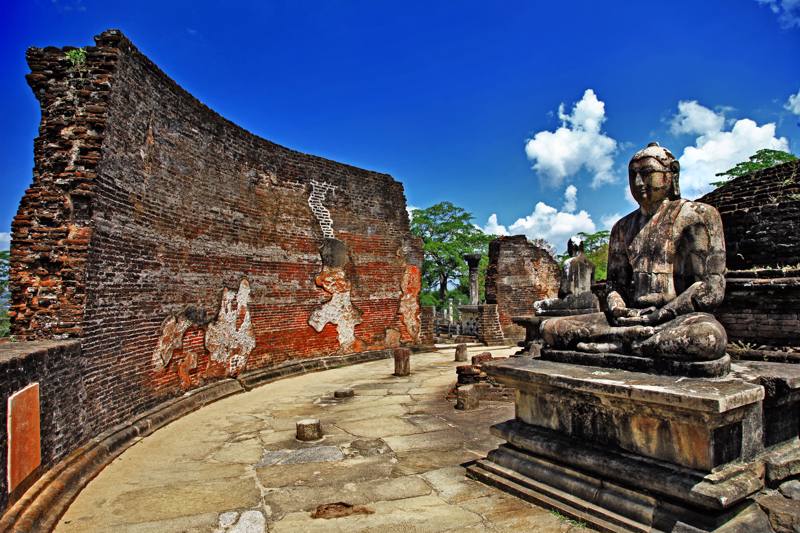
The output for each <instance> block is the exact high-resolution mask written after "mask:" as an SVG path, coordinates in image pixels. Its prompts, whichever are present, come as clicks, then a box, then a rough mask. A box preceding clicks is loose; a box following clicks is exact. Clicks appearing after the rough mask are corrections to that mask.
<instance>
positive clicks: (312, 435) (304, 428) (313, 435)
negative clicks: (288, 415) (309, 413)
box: [295, 418, 322, 441]
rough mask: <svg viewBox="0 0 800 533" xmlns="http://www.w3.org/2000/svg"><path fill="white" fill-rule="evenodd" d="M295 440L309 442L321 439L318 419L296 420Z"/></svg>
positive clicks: (320, 426)
mask: <svg viewBox="0 0 800 533" xmlns="http://www.w3.org/2000/svg"><path fill="white" fill-rule="evenodd" d="M296 428H297V432H296V435H295V436H296V437H297V440H302V441H310V440H319V439H321V438H322V424H320V421H319V419H318V418H306V419H304V420H298V421H297V424H296Z"/></svg>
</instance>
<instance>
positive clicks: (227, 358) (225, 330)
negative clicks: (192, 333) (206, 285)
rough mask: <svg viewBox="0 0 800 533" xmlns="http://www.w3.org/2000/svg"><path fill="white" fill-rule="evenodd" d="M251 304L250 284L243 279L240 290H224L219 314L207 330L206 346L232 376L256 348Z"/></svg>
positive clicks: (215, 359) (241, 367) (211, 355)
mask: <svg viewBox="0 0 800 533" xmlns="http://www.w3.org/2000/svg"><path fill="white" fill-rule="evenodd" d="M249 303H250V283H249V282H248V281H247V278H242V281H241V282H240V283H239V289H238V290H236V291H233V290H231V289H228V288H227V287H226V288H225V289H224V290H223V292H222V303H221V304H220V309H219V314H218V315H217V318H216V319H215V320H214V322H212V323H211V324H209V325H208V329H207V330H206V336H205V345H206V349H207V350H208V351H209V354H210V357H211V359H213V360H214V361H217V362H220V363H227V365H228V373H229V374H237V373H238V372H239V371H240V370H241V369H243V368H244V366H245V364H246V363H247V357H248V356H249V355H250V352H251V351H253V348H255V346H256V337H255V333H254V331H253V324H252V322H251V320H250V309H249V307H248V304H249Z"/></svg>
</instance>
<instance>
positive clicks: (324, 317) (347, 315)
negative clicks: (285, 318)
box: [308, 267, 361, 351]
mask: <svg viewBox="0 0 800 533" xmlns="http://www.w3.org/2000/svg"><path fill="white" fill-rule="evenodd" d="M346 278H347V275H346V274H345V272H344V270H342V269H341V268H331V267H323V269H322V272H320V273H319V274H318V275H317V278H316V279H315V283H316V284H317V285H318V286H319V287H322V288H323V290H325V292H328V293H330V294H331V299H330V300H328V301H327V302H325V303H324V304H322V305H321V306H319V307H317V308H316V309H314V311H313V312H312V313H311V316H310V317H309V318H308V325H309V326H311V327H312V328H314V330H315V331H316V332H317V333H319V332H320V331H322V330H323V329H324V328H325V324H328V323H331V324H333V325H335V326H336V332H337V334H338V337H339V347H340V348H341V350H343V351H348V350H351V349H353V348H354V347H355V344H356V333H355V328H356V326H357V325H358V324H361V311H359V310H358V308H357V307H356V306H354V305H353V302H352V301H351V300H350V282H348V281H347V279H346Z"/></svg>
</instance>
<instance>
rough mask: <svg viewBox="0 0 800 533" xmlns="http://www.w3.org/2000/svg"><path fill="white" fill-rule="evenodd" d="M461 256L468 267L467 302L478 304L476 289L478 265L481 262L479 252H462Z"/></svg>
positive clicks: (477, 291) (478, 293)
mask: <svg viewBox="0 0 800 533" xmlns="http://www.w3.org/2000/svg"><path fill="white" fill-rule="evenodd" d="M461 257H463V258H464V261H466V262H467V266H468V267H469V303H470V305H478V300H479V299H480V298H479V297H480V291H479V289H478V265H480V262H481V254H464V255H462V256H461Z"/></svg>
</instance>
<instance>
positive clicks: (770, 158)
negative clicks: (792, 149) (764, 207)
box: [711, 148, 797, 187]
mask: <svg viewBox="0 0 800 533" xmlns="http://www.w3.org/2000/svg"><path fill="white" fill-rule="evenodd" d="M789 161H797V156H795V155H794V154H790V153H789V152H784V151H781V150H769V149H767V148H765V149H763V150H759V151H757V152H756V153H754V154H753V155H751V156H750V157H749V158H748V159H747V161H742V162H740V163H737V164H736V165H735V166H734V167H733V168H729V169H728V170H726V171H725V172H719V173H717V174H716V175H717V176H718V177H722V178H725V179H724V180H721V181H715V182H713V183H712V184H711V185H714V186H715V187H719V186H721V185H724V184H725V183H727V182H728V180H730V179H732V178H738V177H739V176H744V175H745V174H750V173H751V172H755V171H756V170H761V169H764V168H770V167H774V166H776V165H780V164H782V163H788V162H789Z"/></svg>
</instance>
